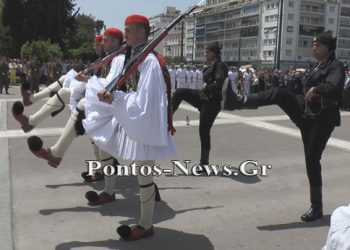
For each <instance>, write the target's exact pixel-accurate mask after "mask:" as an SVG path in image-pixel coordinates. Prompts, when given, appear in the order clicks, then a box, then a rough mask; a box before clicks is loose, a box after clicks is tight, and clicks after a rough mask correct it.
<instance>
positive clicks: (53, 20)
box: [0, 0, 104, 57]
mask: <svg viewBox="0 0 350 250" xmlns="http://www.w3.org/2000/svg"><path fill="white" fill-rule="evenodd" d="M2 6H3V8H2ZM1 10H2V16H1ZM78 12H79V9H77V10H75V3H74V0H59V1H52V0H0V17H1V20H0V54H5V55H7V56H11V57H17V56H19V55H20V51H21V47H22V45H23V44H25V43H26V42H29V43H31V42H33V41H50V42H51V43H54V44H58V45H59V46H60V48H61V50H62V52H63V53H64V54H65V55H69V51H70V50H72V49H79V48H80V47H81V46H83V47H84V48H87V47H88V46H87V45H84V43H92V41H93V39H94V36H95V34H98V33H99V32H101V30H102V28H103V27H104V23H103V21H102V20H96V19H95V18H94V17H93V16H91V15H89V16H88V15H84V14H79V13H78ZM89 50H90V52H91V53H92V54H93V51H92V46H90V48H89ZM84 53H86V51H84Z"/></svg>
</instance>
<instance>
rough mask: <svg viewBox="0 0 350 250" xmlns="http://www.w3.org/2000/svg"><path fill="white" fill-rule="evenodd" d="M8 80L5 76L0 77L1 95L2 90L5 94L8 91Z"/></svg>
mask: <svg viewBox="0 0 350 250" xmlns="http://www.w3.org/2000/svg"><path fill="white" fill-rule="evenodd" d="M9 85H10V84H9V79H8V77H7V75H5V76H1V77H0V92H1V93H2V90H3V89H4V88H5V91H6V93H7V92H8V89H9Z"/></svg>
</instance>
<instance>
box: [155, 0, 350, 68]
mask: <svg viewBox="0 0 350 250" xmlns="http://www.w3.org/2000/svg"><path fill="white" fill-rule="evenodd" d="M178 15H180V11H179V10H176V8H175V7H167V8H166V10H165V12H164V13H162V14H160V15H157V16H155V17H152V18H150V23H151V25H152V26H153V28H157V27H160V28H163V27H165V26H166V25H167V24H169V23H170V22H171V21H172V20H174V19H175V18H176V17H177V16H178ZM327 30H330V31H332V33H333V36H337V37H338V44H337V56H338V58H340V59H341V60H343V61H350V0H207V1H206V4H205V6H203V7H201V8H199V9H197V10H196V11H195V13H192V14H191V15H190V16H189V17H187V18H186V19H185V20H184V22H180V23H179V24H178V25H177V26H176V27H175V28H174V29H172V30H171V31H170V32H169V34H168V36H167V37H166V38H165V39H164V41H163V42H162V43H161V44H160V45H159V46H158V51H159V52H160V53H162V54H163V55H165V56H167V57H181V56H183V58H184V59H185V60H186V61H187V62H190V63H204V62H205V55H204V50H205V47H206V45H207V44H208V43H210V42H214V41H218V42H219V43H220V44H221V46H222V60H223V61H225V62H227V63H228V64H229V65H246V64H252V65H254V66H256V67H264V66H267V67H276V66H279V67H280V68H282V69H283V68H287V67H289V66H293V67H296V68H297V67H308V66H309V65H310V64H311V63H313V62H314V59H313V58H312V56H311V46H312V40H313V37H314V36H315V34H317V33H320V32H322V31H327Z"/></svg>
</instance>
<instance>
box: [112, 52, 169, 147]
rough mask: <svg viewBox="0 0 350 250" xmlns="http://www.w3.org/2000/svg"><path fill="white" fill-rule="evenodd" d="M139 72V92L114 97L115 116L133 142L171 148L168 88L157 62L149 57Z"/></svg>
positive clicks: (152, 56)
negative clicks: (168, 122)
mask: <svg viewBox="0 0 350 250" xmlns="http://www.w3.org/2000/svg"><path fill="white" fill-rule="evenodd" d="M139 71H140V79H139V82H138V86H137V91H136V92H133V93H124V92H122V91H117V92H115V93H114V101H113V103H112V106H113V112H114V116H115V117H116V119H117V120H118V121H119V122H120V124H121V125H122V126H123V128H124V130H125V132H126V134H127V136H128V137H129V138H130V139H132V140H134V141H137V142H140V143H142V144H146V145H153V146H164V145H167V143H168V129H167V96H166V86H165V82H164V77H163V74H162V70H161V68H160V65H159V62H158V60H157V58H156V57H155V56H154V55H153V54H149V55H148V56H147V57H146V59H145V61H144V62H143V63H142V64H141V65H140V66H139Z"/></svg>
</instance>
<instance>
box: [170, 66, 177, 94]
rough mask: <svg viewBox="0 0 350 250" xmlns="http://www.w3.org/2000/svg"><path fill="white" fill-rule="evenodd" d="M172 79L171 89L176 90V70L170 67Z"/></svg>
mask: <svg viewBox="0 0 350 250" xmlns="http://www.w3.org/2000/svg"><path fill="white" fill-rule="evenodd" d="M169 75H170V81H171V90H172V92H174V91H175V82H176V70H175V69H172V68H170V69H169Z"/></svg>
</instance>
